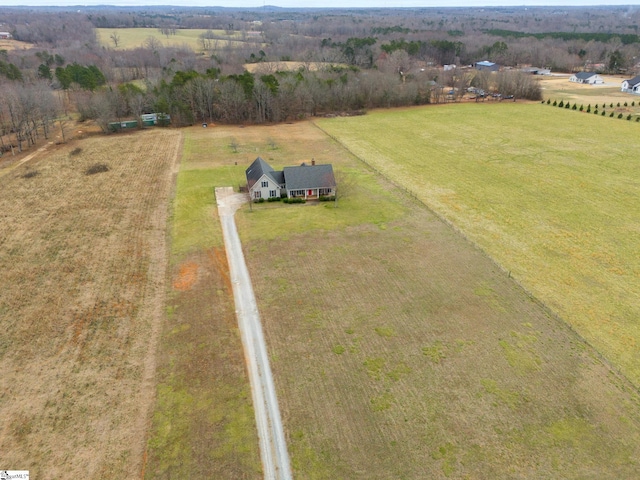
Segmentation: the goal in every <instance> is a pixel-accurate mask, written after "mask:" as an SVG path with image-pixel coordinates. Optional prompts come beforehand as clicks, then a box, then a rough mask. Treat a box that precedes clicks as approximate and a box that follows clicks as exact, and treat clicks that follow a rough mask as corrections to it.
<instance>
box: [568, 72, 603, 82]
mask: <svg viewBox="0 0 640 480" xmlns="http://www.w3.org/2000/svg"><path fill="white" fill-rule="evenodd" d="M569 81H570V82H574V83H586V84H588V85H602V84H603V83H604V80H603V79H602V77H601V76H600V75H598V74H597V73H594V72H578V73H575V74H573V75H571V76H570V77H569Z"/></svg>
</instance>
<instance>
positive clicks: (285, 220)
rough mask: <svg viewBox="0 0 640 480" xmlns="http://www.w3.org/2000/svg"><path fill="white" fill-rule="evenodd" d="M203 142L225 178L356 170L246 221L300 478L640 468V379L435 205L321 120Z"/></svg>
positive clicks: (190, 139)
mask: <svg viewBox="0 0 640 480" xmlns="http://www.w3.org/2000/svg"><path fill="white" fill-rule="evenodd" d="M186 137H187V141H186V142H185V155H187V156H188V157H189V158H190V159H191V160H190V162H189V165H190V166H189V169H190V172H191V173H192V174H194V175H195V174H196V173H197V172H198V171H199V172H200V174H202V175H205V174H206V175H207V176H208V178H210V184H211V186H214V185H219V184H222V182H226V184H227V185H234V186H235V184H236V182H237V183H240V182H242V179H243V175H242V174H243V171H244V168H246V167H247V166H248V165H249V164H250V163H251V161H253V160H254V159H255V157H256V156H258V155H260V156H262V157H263V158H264V159H265V160H267V161H268V162H270V163H271V164H272V165H273V166H274V167H275V168H280V167H282V166H284V165H295V164H297V163H299V162H301V161H307V162H308V161H309V160H310V159H311V158H313V159H315V160H316V162H317V163H327V162H331V163H333V165H334V169H335V171H336V175H337V176H338V178H340V179H342V180H341V181H340V184H339V185H340V186H339V188H342V190H343V193H344V196H343V197H342V198H340V199H339V201H338V205H337V208H336V207H335V205H334V204H332V203H319V204H306V205H285V204H279V203H275V204H269V203H264V204H259V205H256V204H254V205H252V208H249V206H248V205H247V206H245V207H243V208H242V209H241V210H240V211H239V212H238V213H237V214H236V219H237V223H238V226H239V229H240V234H241V237H242V241H243V248H244V251H245V255H246V258H247V262H248V265H249V268H250V271H251V275H252V280H253V284H254V289H255V292H256V296H257V299H258V304H259V309H260V312H261V316H262V319H263V325H264V328H265V334H266V337H267V342H268V348H269V353H270V358H271V362H272V368H273V370H274V375H275V381H276V386H277V390H278V395H279V401H280V407H281V411H282V415H283V420H284V424H285V429H286V436H287V440H288V444H289V451H290V455H291V459H292V465H293V469H294V475H295V477H296V478H305V479H314V478H325V479H336V478H345V479H346V478H349V479H352V478H362V479H389V478H405V479H418V478H420V479H422V478H445V477H447V478H628V477H629V476H633V475H634V474H635V472H636V471H637V468H638V464H637V462H638V458H639V455H640V428H639V427H640V410H639V408H638V400H640V399H639V398H638V395H637V393H636V392H635V390H634V389H633V388H632V387H631V386H630V384H629V383H628V382H627V381H626V380H625V379H624V378H623V377H621V376H619V375H617V374H616V373H615V372H614V371H612V370H611V369H610V368H609V367H608V366H607V364H606V363H605V362H603V361H602V360H601V359H600V357H599V355H598V354H597V352H596V351H595V350H594V349H592V348H591V347H589V346H588V345H587V344H586V343H584V342H583V341H582V340H580V338H579V337H578V336H577V335H575V333H574V332H572V331H571V330H570V329H569V328H568V327H567V326H566V325H565V324H564V323H563V322H561V321H559V320H558V319H556V318H555V317H553V316H552V315H550V314H549V313H548V312H547V311H546V310H545V309H543V308H541V307H540V305H539V304H538V303H537V302H535V301H533V300H532V299H531V298H530V297H529V296H527V295H526V294H525V293H524V291H523V290H522V289H521V288H520V287H518V286H517V285H516V284H515V283H514V282H513V281H512V280H511V279H509V277H508V275H507V274H506V272H504V271H502V270H500V269H499V268H498V267H497V266H496V265H495V264H494V263H493V262H492V261H491V260H490V259H488V258H487V257H486V256H485V255H483V254H482V253H481V252H480V251H478V250H477V249H475V248H474V247H473V246H472V245H471V244H470V243H469V242H467V241H466V240H464V239H463V238H462V237H461V236H460V235H459V234H457V233H456V232H455V231H454V230H453V229H451V228H450V227H448V226H447V225H446V224H444V223H443V222H442V221H440V220H439V219H438V218H436V217H435V216H434V215H433V214H432V213H430V212H429V210H427V209H426V208H425V207H424V206H423V205H422V204H421V203H420V202H418V201H416V200H415V199H414V198H412V197H411V196H409V195H406V194H405V193H404V192H402V191H401V190H400V189H398V188H396V187H394V186H393V185H391V184H390V183H388V182H386V181H385V180H384V179H383V178H381V177H380V176H379V175H377V174H376V173H375V172H373V171H372V170H371V169H369V168H368V167H367V166H366V165H364V164H363V163H362V162H360V161H359V160H358V159H357V158H356V157H354V156H353V155H351V154H350V153H349V152H348V151H346V150H344V149H343V148H342V147H341V146H340V145H339V144H338V143H336V142H335V141H333V140H332V139H331V138H329V137H327V136H325V135H324V134H323V132H322V131H321V130H319V129H317V128H316V127H315V126H314V125H313V124H311V123H307V122H303V123H298V124H293V125H279V126H267V127H246V128H238V127H215V128H213V129H211V128H209V129H196V128H193V129H189V130H188V131H187V132H186ZM187 144H189V145H190V146H189V147H188V148H187V147H186V145H187ZM236 163H237V165H236ZM183 168H184V167H183ZM216 172H218V174H216ZM203 178H204V177H203ZM203 192H204V190H203ZM206 208H208V207H206ZM213 214H214V215H215V212H214V213H213Z"/></svg>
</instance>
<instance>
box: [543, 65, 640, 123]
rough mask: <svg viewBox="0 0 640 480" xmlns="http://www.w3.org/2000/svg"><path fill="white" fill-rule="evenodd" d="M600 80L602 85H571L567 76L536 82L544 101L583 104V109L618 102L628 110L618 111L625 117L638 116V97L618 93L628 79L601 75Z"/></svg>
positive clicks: (639, 107)
mask: <svg viewBox="0 0 640 480" xmlns="http://www.w3.org/2000/svg"><path fill="white" fill-rule="evenodd" d="M602 78H603V80H604V82H605V83H604V84H603V85H583V84H580V83H572V82H570V81H569V75H568V74H567V75H563V76H543V77H540V78H539V79H538V80H539V82H540V87H541V88H542V96H543V98H544V99H545V100H547V99H550V100H551V101H552V102H553V101H554V100H556V101H558V102H560V100H562V101H563V102H564V103H566V102H571V104H574V103H577V104H578V106H580V105H582V104H583V105H584V106H585V108H586V107H587V105H589V104H591V105H592V106H595V105H596V104H600V105H602V104H603V103H606V104H607V105H609V104H610V103H614V105H617V103H618V102H620V103H622V104H623V103H624V102H627V103H628V104H629V108H627V109H620V111H625V112H626V113H625V116H626V114H627V113H632V114H640V104H639V102H640V96H638V95H631V94H629V93H623V92H621V91H620V87H621V85H622V82H623V81H624V80H625V79H627V78H628V77H624V76H619V75H602ZM631 102H635V104H636V106H635V107H631V106H630V104H631Z"/></svg>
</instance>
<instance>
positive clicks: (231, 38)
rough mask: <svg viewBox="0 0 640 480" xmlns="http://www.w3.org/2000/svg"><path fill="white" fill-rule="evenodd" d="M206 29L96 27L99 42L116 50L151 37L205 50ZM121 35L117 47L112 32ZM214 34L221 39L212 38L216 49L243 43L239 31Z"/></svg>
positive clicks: (220, 31)
mask: <svg viewBox="0 0 640 480" xmlns="http://www.w3.org/2000/svg"><path fill="white" fill-rule="evenodd" d="M206 32H207V30H205V29H197V28H194V29H177V30H176V34H175V35H168V36H167V35H164V34H163V33H162V32H160V30H158V29H157V28H96V36H97V37H98V42H99V43H100V45H102V46H104V47H109V48H113V49H116V50H130V49H132V48H138V47H142V46H144V45H145V43H146V42H147V40H148V39H149V38H150V37H151V38H154V39H155V40H157V41H158V42H160V44H161V45H163V46H165V47H182V46H185V45H186V46H187V47H189V48H191V49H192V50H195V51H196V52H200V51H202V50H203V45H202V41H201V40H200V35H202V34H203V33H206ZM114 33H115V34H116V35H117V36H118V37H119V42H118V46H117V47H116V46H115V44H114V42H113V40H112V39H111V35H112V34H114ZM214 34H216V35H218V36H219V37H220V38H219V39H212V40H211V47H212V48H213V49H214V50H215V49H217V48H223V47H226V46H228V45H232V46H236V45H239V44H242V43H243V42H242V38H241V36H240V34H239V33H234V34H232V35H228V34H227V33H226V32H225V31H224V30H215V31H214Z"/></svg>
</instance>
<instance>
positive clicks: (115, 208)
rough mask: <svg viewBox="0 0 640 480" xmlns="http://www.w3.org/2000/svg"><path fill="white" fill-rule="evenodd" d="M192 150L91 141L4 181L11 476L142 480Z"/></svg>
mask: <svg viewBox="0 0 640 480" xmlns="http://www.w3.org/2000/svg"><path fill="white" fill-rule="evenodd" d="M179 146H180V132H176V131H166V130H164V131H160V130H155V131H148V132H142V133H140V134H138V135H136V136H126V137H125V136H123V137H115V136H114V137H108V138H103V137H91V138H87V139H84V140H81V141H77V142H74V143H73V144H70V145H63V146H60V147H57V148H56V149H55V150H52V151H47V152H45V153H42V154H40V155H38V156H37V157H36V158H35V159H34V160H31V161H29V162H27V163H25V164H24V165H20V166H19V167H17V168H13V169H11V170H10V171H9V173H8V174H6V175H3V176H0V211H1V212H2V213H1V214H0V215H1V217H2V219H1V221H0V270H1V271H2V275H3V282H2V289H0V329H1V330H2V336H1V338H0V385H2V393H1V394H0V452H1V453H0V459H1V461H2V464H3V468H7V467H8V468H20V469H27V470H29V471H30V474H31V475H32V476H33V477H34V478H42V479H54V478H67V477H80V478H94V479H97V478H105V477H109V476H114V475H115V476H117V477H127V478H131V477H137V476H139V475H140V472H141V471H142V469H143V458H144V451H145V443H146V437H147V430H148V422H149V418H150V413H151V410H152V407H153V401H154V397H155V385H154V375H155V369H156V345H157V341H158V337H159V334H160V330H161V328H162V324H163V319H164V305H165V293H166V292H165V287H166V285H165V271H166V269H167V258H166V241H165V231H166V227H167V222H166V216H167V215H166V214H167V208H166V206H167V203H168V201H169V198H170V193H171V171H172V168H173V165H174V164H175V162H176V160H177V158H176V157H177V153H178V148H179ZM52 148H53V147H52Z"/></svg>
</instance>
